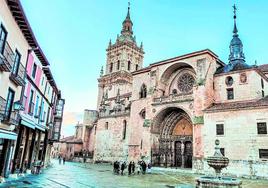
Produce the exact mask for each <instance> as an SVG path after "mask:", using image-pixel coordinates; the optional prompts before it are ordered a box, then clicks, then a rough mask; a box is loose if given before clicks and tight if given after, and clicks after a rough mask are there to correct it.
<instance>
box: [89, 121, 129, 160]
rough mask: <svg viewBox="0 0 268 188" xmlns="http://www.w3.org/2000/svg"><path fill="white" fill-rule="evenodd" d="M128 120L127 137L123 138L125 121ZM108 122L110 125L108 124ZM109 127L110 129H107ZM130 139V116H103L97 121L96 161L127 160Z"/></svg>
mask: <svg viewBox="0 0 268 188" xmlns="http://www.w3.org/2000/svg"><path fill="white" fill-rule="evenodd" d="M124 120H126V122H127V126H126V138H125V139H123V127H124V126H123V121H124ZM106 122H108V127H107V125H106ZM106 128H108V129H106ZM128 139H129V117H128V116H123V117H110V118H101V119H99V120H98V122H97V132H96V141H95V149H94V160H95V161H110V162H112V161H115V160H127V157H128Z"/></svg>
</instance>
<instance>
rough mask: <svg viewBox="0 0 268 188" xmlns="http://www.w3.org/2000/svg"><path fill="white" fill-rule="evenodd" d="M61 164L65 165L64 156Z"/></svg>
mask: <svg viewBox="0 0 268 188" xmlns="http://www.w3.org/2000/svg"><path fill="white" fill-rule="evenodd" d="M63 164H64V165H65V157H63Z"/></svg>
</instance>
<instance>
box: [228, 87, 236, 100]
mask: <svg viewBox="0 0 268 188" xmlns="http://www.w3.org/2000/svg"><path fill="white" fill-rule="evenodd" d="M227 99H228V100H232V99H234V89H233V88H228V89H227Z"/></svg>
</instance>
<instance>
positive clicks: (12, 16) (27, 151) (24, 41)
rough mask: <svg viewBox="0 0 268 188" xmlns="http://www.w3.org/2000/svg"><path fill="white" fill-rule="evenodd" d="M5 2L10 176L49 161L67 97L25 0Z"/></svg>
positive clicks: (3, 149) (5, 158)
mask: <svg viewBox="0 0 268 188" xmlns="http://www.w3.org/2000/svg"><path fill="white" fill-rule="evenodd" d="M0 3H1V8H0V26H1V28H0V38H1V40H0V96H1V100H0V107H1V109H0V176H1V177H8V175H9V174H10V173H17V172H25V171H26V170H27V169H31V167H32V164H33V163H34V162H36V161H42V162H43V163H44V162H45V161H46V160H47V159H49V148H50V147H51V146H49V145H52V142H53V141H57V140H59V137H60V134H59V133H60V127H61V121H62V112H63V106H64V99H62V98H61V93H60V91H59V89H58V88H57V86H56V83H55V81H54V79H53V76H52V74H51V71H50V67H49V63H48V61H47V59H46V57H45V55H44V53H43V52H42V50H41V48H40V46H39V44H38V42H37V40H36V38H35V36H34V34H33V32H32V29H31V27H30V24H29V22H28V20H27V18H26V16H25V13H24V11H23V8H22V5H21V4H20V1H19V0H18V1H17V0H15V1H13V0H12V1H9V0H1V2H0ZM58 112H60V114H58ZM50 142H51V143H50Z"/></svg>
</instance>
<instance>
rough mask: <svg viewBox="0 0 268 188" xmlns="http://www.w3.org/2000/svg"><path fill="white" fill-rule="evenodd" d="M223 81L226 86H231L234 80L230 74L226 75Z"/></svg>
mask: <svg viewBox="0 0 268 188" xmlns="http://www.w3.org/2000/svg"><path fill="white" fill-rule="evenodd" d="M225 83H226V85H227V86H231V85H233V83H234V80H233V78H232V77H231V76H228V77H226V80H225Z"/></svg>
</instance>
